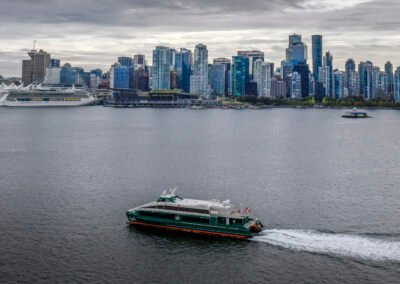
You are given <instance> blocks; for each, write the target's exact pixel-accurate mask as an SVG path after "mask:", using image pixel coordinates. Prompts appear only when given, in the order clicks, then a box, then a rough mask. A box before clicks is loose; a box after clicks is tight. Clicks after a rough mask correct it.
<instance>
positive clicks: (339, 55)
mask: <svg viewBox="0 0 400 284" xmlns="http://www.w3.org/2000/svg"><path fill="white" fill-rule="evenodd" d="M35 2H37V1H35ZM269 2H270V1H269ZM23 3H25V1H13V2H12V1H3V3H2V6H3V7H4V8H3V9H2V11H1V12H0V15H1V17H0V19H1V20H0V21H2V22H3V23H5V24H6V25H4V24H3V25H2V28H0V35H1V39H0V74H1V75H3V76H18V77H19V76H20V74H21V59H25V58H26V52H27V51H28V50H30V49H31V48H32V42H33V40H37V42H38V43H37V49H43V50H46V51H47V52H49V53H51V54H53V55H54V56H55V57H56V58H59V59H61V60H62V61H63V62H69V63H71V65H74V66H82V67H84V68H85V69H95V68H101V69H103V70H109V69H110V67H111V65H112V64H113V63H114V62H115V58H117V57H119V56H133V54H137V53H142V54H145V55H146V58H147V60H148V62H149V63H150V62H151V61H152V56H151V52H152V50H153V49H154V47H155V46H157V45H166V46H169V47H172V48H176V49H179V48H189V49H191V50H192V51H194V47H195V45H197V44H199V43H203V44H205V45H207V47H208V52H209V55H208V58H209V63H211V62H212V59H214V58H218V57H228V58H230V57H231V56H234V55H235V54H236V52H237V51H238V50H260V51H263V52H264V53H265V59H266V61H270V62H274V63H276V64H277V63H279V62H280V61H281V60H282V59H284V56H285V49H286V48H287V38H288V35H290V34H292V33H299V34H302V36H303V41H304V42H305V43H306V44H307V45H308V47H309V48H308V57H309V59H311V35H313V34H322V35H323V36H324V46H323V51H324V52H325V51H327V50H330V51H331V53H332V54H333V57H334V68H339V69H340V70H344V66H345V62H346V60H347V59H348V58H353V59H354V60H355V62H356V63H358V62H360V61H366V60H371V61H372V62H373V63H374V65H378V66H380V67H381V68H383V67H384V64H385V63H386V61H388V60H390V61H391V62H392V63H393V64H394V65H395V66H398V65H399V64H400V56H399V55H398V52H397V49H398V47H399V46H400V36H398V34H399V27H400V25H399V24H398V23H400V20H398V19H397V18H396V11H398V9H397V8H400V3H393V2H389V1H386V0H380V1H367V0H354V1H330V0H325V1H313V0H306V1H296V0H293V1H289V0H287V1H279V3H277V2H273V3H266V2H265V1H253V2H252V3H251V4H246V5H243V4H241V3H240V2H239V1H229V2H228V1H212V2H210V3H207V2H204V1H185V2H184V3H183V2H180V1H152V3H148V2H147V1H118V5H111V4H110V2H107V1H95V2H93V1H86V2H85V3H84V4H82V3H80V4H79V3H78V1H71V2H69V3H68V4H64V3H62V2H61V1H46V0H43V1H40V2H37V3H31V2H26V3H25V4H23ZM107 3H108V4H107ZM389 3H390V5H389ZM67 5H68V6H67ZM155 19H157V20H156V21H155ZM171 19H174V20H173V21H172V20H171ZM249 19H251V21H249ZM27 25H29V27H30V28H29V29H26V26H27ZM10 27H13V28H12V32H10ZM349 27H351V29H349ZM310 63H311V60H310Z"/></svg>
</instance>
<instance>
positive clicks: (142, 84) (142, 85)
mask: <svg viewBox="0 0 400 284" xmlns="http://www.w3.org/2000/svg"><path fill="white" fill-rule="evenodd" d="M149 77H150V76H149V71H148V70H146V68H145V67H144V66H143V65H142V66H140V67H139V68H137V69H136V70H135V74H134V76H133V78H134V79H133V80H134V84H133V89H136V90H140V91H143V92H148V91H149V89H150V88H149Z"/></svg>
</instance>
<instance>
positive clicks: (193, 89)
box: [190, 43, 211, 96]
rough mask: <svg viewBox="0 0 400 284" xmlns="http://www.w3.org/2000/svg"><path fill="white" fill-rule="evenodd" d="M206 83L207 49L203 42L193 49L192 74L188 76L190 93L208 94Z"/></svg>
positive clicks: (208, 88)
mask: <svg viewBox="0 0 400 284" xmlns="http://www.w3.org/2000/svg"><path fill="white" fill-rule="evenodd" d="M210 92H211V90H210V85H209V83H208V50H207V46H206V45H204V44H201V43H200V44H198V45H196V47H195V50H194V61H193V74H192V75H191V76H190V93H191V94H197V95H202V96H209V95H210Z"/></svg>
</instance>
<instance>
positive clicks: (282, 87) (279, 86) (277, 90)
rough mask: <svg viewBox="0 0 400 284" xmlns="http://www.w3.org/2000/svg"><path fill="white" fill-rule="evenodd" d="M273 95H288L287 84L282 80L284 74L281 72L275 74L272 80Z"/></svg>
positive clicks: (280, 96) (282, 96)
mask: <svg viewBox="0 0 400 284" xmlns="http://www.w3.org/2000/svg"><path fill="white" fill-rule="evenodd" d="M271 97H274V98H284V97H286V84H285V82H284V81H283V80H282V76H281V75H279V74H277V75H275V76H274V77H273V78H272V80H271Z"/></svg>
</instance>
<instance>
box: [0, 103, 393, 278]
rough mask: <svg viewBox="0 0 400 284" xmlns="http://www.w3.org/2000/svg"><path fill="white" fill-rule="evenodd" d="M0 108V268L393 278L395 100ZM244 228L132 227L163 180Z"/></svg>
mask: <svg viewBox="0 0 400 284" xmlns="http://www.w3.org/2000/svg"><path fill="white" fill-rule="evenodd" d="M341 112H342V111H341V110H297V109H272V110H257V111H251V110H244V111H235V110H227V111H224V110H198V111H194V110H186V109H174V110H170V109H165V110H164V109H112V108H103V107H86V108H85V107H82V108H73V109H67V108H53V109H12V108H2V109H0V218H1V219H0V282H2V283H5V282H27V283H31V282H52V283H54V282H86V281H90V282H130V283H172V282H173V283H245V282H246V283H265V282H268V281H270V282H275V283H276V282H296V283H395V282H397V283H398V281H399V279H400V112H399V111H390V110H385V111H383V110H382V111H371V114H372V115H373V116H374V118H373V119H366V120H346V119H342V118H340V114H341ZM174 185H178V186H179V188H180V194H181V195H183V196H184V197H192V198H200V199H204V198H219V199H227V198H229V199H231V200H232V201H233V202H242V203H243V204H245V205H248V206H250V207H251V208H252V209H253V212H256V213H257V214H258V215H259V217H260V218H261V219H262V220H263V222H264V224H265V225H266V227H267V230H266V231H265V232H264V235H263V236H260V237H257V238H256V239H255V241H235V240H222V239H204V238H199V237H192V236H181V235H172V234H165V233H150V232H147V231H142V230H137V229H129V228H128V227H127V226H126V225H125V215H124V213H125V210H126V209H128V208H131V207H134V206H136V205H140V204H142V203H145V202H147V201H151V200H154V199H155V198H157V197H158V195H159V193H160V192H161V191H162V190H163V189H166V188H168V187H171V186H174Z"/></svg>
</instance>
